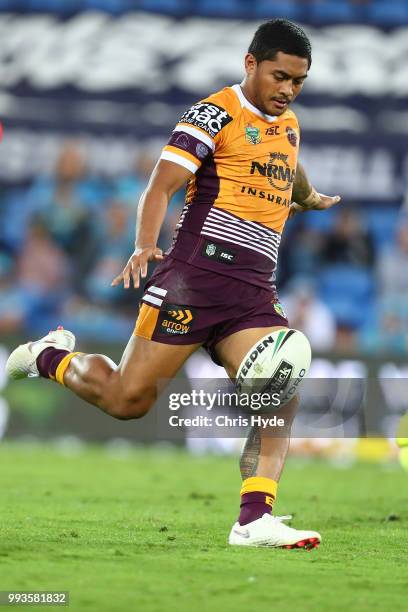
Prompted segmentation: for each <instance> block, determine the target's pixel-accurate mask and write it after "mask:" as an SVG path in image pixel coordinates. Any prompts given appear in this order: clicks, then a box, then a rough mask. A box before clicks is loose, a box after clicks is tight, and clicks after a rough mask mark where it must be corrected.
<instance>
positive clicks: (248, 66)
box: [245, 53, 258, 75]
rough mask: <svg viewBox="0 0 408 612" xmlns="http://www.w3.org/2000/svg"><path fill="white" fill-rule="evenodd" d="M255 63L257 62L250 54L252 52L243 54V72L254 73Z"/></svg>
mask: <svg viewBox="0 0 408 612" xmlns="http://www.w3.org/2000/svg"><path fill="white" fill-rule="evenodd" d="M257 65H258V62H257V61H256V59H255V57H254V56H253V55H252V53H247V54H246V56H245V72H246V73H247V75H250V74H254V72H255V70H256V67H257Z"/></svg>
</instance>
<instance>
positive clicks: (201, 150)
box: [196, 142, 210, 159]
mask: <svg viewBox="0 0 408 612" xmlns="http://www.w3.org/2000/svg"><path fill="white" fill-rule="evenodd" d="M209 151H210V150H209V148H208V147H207V146H206V145H205V144H204V143H202V142H199V143H198V144H197V146H196V155H197V157H198V159H204V157H207V155H208V153H209Z"/></svg>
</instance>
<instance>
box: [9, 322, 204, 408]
mask: <svg viewBox="0 0 408 612" xmlns="http://www.w3.org/2000/svg"><path fill="white" fill-rule="evenodd" d="M74 346H75V337H74V335H73V334H72V333H71V332H69V331H67V330H63V329H62V328H59V329H58V330H55V331H53V332H50V333H49V334H47V336H44V338H41V339H40V340H38V341H36V342H28V343H26V344H24V345H20V346H19V347H17V348H16V349H15V350H14V351H13V352H12V354H11V355H10V357H9V359H8V361H7V364H6V371H7V374H8V376H9V377H10V378H12V379H20V378H26V377H31V376H43V377H44V378H51V379H52V380H56V381H57V382H59V383H61V384H63V385H64V386H66V387H67V388H69V389H70V390H71V391H73V392H74V393H75V394H76V395H78V396H79V397H81V398H82V399H84V400H85V401H87V402H89V403H91V404H93V405H95V406H97V407H98V408H100V409H101V410H103V411H104V412H106V413H107V414H110V415H111V416H113V417H115V418H118V419H134V418H140V417H142V416H144V415H145V414H146V413H147V412H148V410H149V409H150V408H151V406H152V405H153V404H154V402H155V401H156V399H157V395H158V381H159V380H160V381H164V380H166V379H170V378H172V377H173V376H174V375H175V374H176V373H177V371H178V370H179V369H180V367H181V366H182V365H183V363H184V362H185V360H186V359H187V358H188V357H189V355H191V354H192V353H193V352H194V351H195V350H196V349H197V348H198V347H199V346H200V344H193V345H183V346H174V345H169V344H162V343H159V342H154V341H151V340H146V339H144V338H140V337H136V336H132V338H131V339H130V340H129V343H128V345H127V347H126V349H125V352H124V354H123V357H122V359H121V362H120V364H119V365H118V366H117V365H116V364H115V363H114V362H113V361H112V360H111V359H109V357H106V356H105V355H89V354H84V353H75V352H73V350H74Z"/></svg>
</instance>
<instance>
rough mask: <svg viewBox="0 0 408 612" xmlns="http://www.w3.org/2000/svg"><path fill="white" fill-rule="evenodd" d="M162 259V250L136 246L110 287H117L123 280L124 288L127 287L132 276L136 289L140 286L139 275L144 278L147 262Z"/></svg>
mask: <svg viewBox="0 0 408 612" xmlns="http://www.w3.org/2000/svg"><path fill="white" fill-rule="evenodd" d="M162 259H163V251H162V250H161V249H159V248H157V247H144V248H139V247H136V249H135V250H134V252H133V254H132V255H131V256H130V258H129V261H128V262H127V264H126V266H125V267H124V268H123V270H122V272H121V273H120V274H119V275H118V276H116V277H115V278H114V279H113V281H112V282H111V287H117V285H120V284H121V283H122V282H123V286H124V288H125V289H129V287H130V278H132V280H133V286H134V288H135V289H137V288H138V287H139V286H140V277H142V278H146V276H147V264H148V262H149V261H161V260H162Z"/></svg>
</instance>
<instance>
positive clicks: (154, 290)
mask: <svg viewBox="0 0 408 612" xmlns="http://www.w3.org/2000/svg"><path fill="white" fill-rule="evenodd" d="M147 291H150V293H155V294H156V295H162V296H163V297H164V296H165V295H166V293H167V289H160V287H154V286H152V287H149V288H148V289H147Z"/></svg>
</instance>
